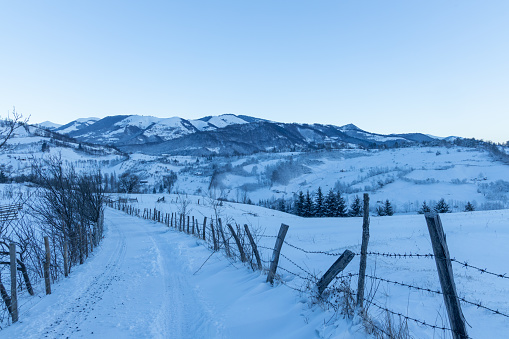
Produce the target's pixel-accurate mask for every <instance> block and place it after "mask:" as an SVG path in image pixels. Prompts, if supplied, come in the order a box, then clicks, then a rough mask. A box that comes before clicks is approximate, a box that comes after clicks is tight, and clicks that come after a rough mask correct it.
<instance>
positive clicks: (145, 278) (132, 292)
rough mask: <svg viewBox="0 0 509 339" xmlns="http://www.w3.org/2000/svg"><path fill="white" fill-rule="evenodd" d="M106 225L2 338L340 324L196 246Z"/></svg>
mask: <svg viewBox="0 0 509 339" xmlns="http://www.w3.org/2000/svg"><path fill="white" fill-rule="evenodd" d="M105 219H106V228H107V233H106V236H105V239H104V241H103V243H102V244H101V246H100V247H99V248H98V249H97V250H96V251H95V252H94V253H93V257H92V258H91V259H90V260H88V261H87V262H86V263H85V264H84V265H82V266H80V267H77V268H75V270H74V271H73V272H72V273H71V275H70V277H69V278H67V279H63V280H61V281H60V282H58V283H57V284H55V285H53V287H52V290H53V294H51V295H49V296H43V295H42V294H41V292H42V288H40V289H39V291H37V292H38V296H35V297H31V298H30V297H27V296H25V297H24V299H21V300H20V304H21V308H20V316H19V318H20V321H19V322H18V323H16V324H14V325H11V326H9V327H7V328H5V329H3V330H1V331H0V338H45V337H46V338H90V337H96V338H107V337H116V338H261V337H264V338H313V337H317V335H318V332H316V331H321V330H323V323H324V322H325V321H327V319H329V318H330V317H331V314H328V313H326V312H322V311H321V310H320V309H319V307H317V306H315V307H312V308H309V307H308V305H307V300H306V299H302V298H299V297H298V296H297V295H295V294H294V293H293V291H292V290H290V289H288V288H286V287H285V286H283V285H281V286H276V287H271V286H270V285H269V284H267V283H265V279H266V278H265V276H263V275H262V274H260V273H259V272H253V271H251V270H249V269H247V268H246V267H242V265H240V264H238V263H231V262H229V261H228V260H225V258H224V257H223V256H222V255H221V254H218V253H216V254H214V255H212V256H211V252H210V251H209V250H208V249H207V248H206V247H204V246H202V241H200V240H197V239H196V238H192V237H190V236H186V235H184V234H179V233H178V232H176V231H174V230H173V229H169V228H166V227H164V226H163V225H162V224H157V223H154V222H151V221H140V220H139V219H137V218H133V217H130V216H127V215H126V214H124V213H122V212H119V211H116V210H112V209H108V210H107V211H106V217H105ZM202 265H203V267H202ZM336 331H342V332H344V333H345V334H346V335H348V337H349V338H364V337H365V335H364V334H363V332H362V330H361V329H360V328H358V327H351V326H346V325H345V326H344V327H343V328H341V329H337V330H336Z"/></svg>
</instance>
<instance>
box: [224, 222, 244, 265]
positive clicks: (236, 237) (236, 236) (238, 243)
mask: <svg viewBox="0 0 509 339" xmlns="http://www.w3.org/2000/svg"><path fill="white" fill-rule="evenodd" d="M226 226H228V228H229V229H230V232H231V233H232V235H233V238H234V239H235V242H236V243H237V247H238V248H239V252H240V261H242V262H246V261H247V258H246V254H245V253H244V248H242V244H241V243H240V239H239V237H238V235H237V234H236V233H235V231H234V230H233V227H232V225H230V224H227V225H226Z"/></svg>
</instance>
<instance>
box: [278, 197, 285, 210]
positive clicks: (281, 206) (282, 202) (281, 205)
mask: <svg viewBox="0 0 509 339" xmlns="http://www.w3.org/2000/svg"><path fill="white" fill-rule="evenodd" d="M277 209H278V210H280V211H281V212H286V204H285V199H283V198H281V199H279V204H278V208H277Z"/></svg>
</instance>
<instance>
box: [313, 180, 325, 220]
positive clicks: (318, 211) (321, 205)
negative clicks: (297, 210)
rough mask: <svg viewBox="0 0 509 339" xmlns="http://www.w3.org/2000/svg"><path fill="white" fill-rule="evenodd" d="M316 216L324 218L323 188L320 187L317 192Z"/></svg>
mask: <svg viewBox="0 0 509 339" xmlns="http://www.w3.org/2000/svg"><path fill="white" fill-rule="evenodd" d="M314 216H315V217H319V218H321V217H323V216H324V201H323V193H322V188H321V187H318V191H317V192H316V198H315V210H314Z"/></svg>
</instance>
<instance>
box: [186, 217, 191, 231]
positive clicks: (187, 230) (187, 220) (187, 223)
mask: <svg viewBox="0 0 509 339" xmlns="http://www.w3.org/2000/svg"><path fill="white" fill-rule="evenodd" d="M189 219H190V217H189V216H187V234H189Z"/></svg>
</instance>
